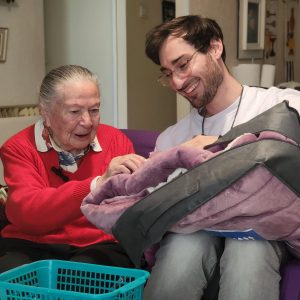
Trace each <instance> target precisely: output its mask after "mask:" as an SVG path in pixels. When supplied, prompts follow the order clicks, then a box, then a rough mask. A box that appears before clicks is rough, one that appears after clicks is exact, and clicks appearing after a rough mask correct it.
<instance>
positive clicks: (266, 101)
mask: <svg viewBox="0 0 300 300" xmlns="http://www.w3.org/2000/svg"><path fill="white" fill-rule="evenodd" d="M284 100H287V101H288V102H289V105H290V106H291V107H293V108H295V109H296V110H297V111H298V112H299V113H300V92H299V91H297V90H294V89H279V88H276V87H271V88H269V89H264V88H257V87H249V86H244V90H243V94H242V98H241V102H240V107H239V109H238V104H239V97H238V98H237V99H236V101H235V102H234V103H233V104H232V105H230V106H229V107H227V108H226V109H225V110H223V111H221V112H219V113H217V114H215V115H213V116H211V117H206V118H205V122H204V133H205V135H213V136H219V135H224V134H225V133H226V132H227V131H229V130H230V129H231V127H232V125H233V122H234V126H236V125H239V124H241V123H245V122H247V121H249V120H251V119H253V118H254V117H255V116H257V115H259V114H261V113H262V112H264V111H266V110H268V109H269V108H271V107H273V106H274V105H276V104H278V103H280V102H283V101H284ZM237 109H238V112H237V115H236V117H235V114H236V111H237ZM234 118H235V120H234ZM202 121H203V117H202V116H201V115H199V113H198V111H197V109H195V108H193V109H192V110H191V112H190V113H189V114H188V115H187V116H186V117H185V118H183V119H182V120H180V121H179V122H178V123H176V124H174V125H172V126H170V127H168V128H167V129H166V130H165V131H163V132H162V133H161V134H160V135H159V137H158V139H157V141H156V150H159V151H161V150H166V149H169V148H171V147H174V146H177V145H179V144H181V143H183V142H186V141H188V140H190V139H192V138H193V137H194V136H195V135H198V134H201V132H202Z"/></svg>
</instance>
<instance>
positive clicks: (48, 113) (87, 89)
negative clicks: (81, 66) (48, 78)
mask: <svg viewBox="0 0 300 300" xmlns="http://www.w3.org/2000/svg"><path fill="white" fill-rule="evenodd" d="M58 94H59V99H57V100H54V102H53V104H52V106H51V107H50V109H49V110H44V111H43V112H42V114H43V116H44V118H45V125H46V126H47V127H49V128H50V132H51V135H52V138H53V139H54V141H55V143H56V144H57V145H58V146H60V147H61V148H62V149H63V150H65V151H69V152H72V153H78V152H80V151H81V150H83V149H85V148H86V147H87V146H88V145H89V144H90V143H91V142H92V141H93V139H94V137H95V135H96V130H97V127H98V124H99V119H100V115H99V106H100V98H99V97H100V96H99V91H98V87H97V85H96V84H95V83H94V82H92V81H89V80H74V81H71V82H66V83H65V84H62V85H60V86H59V87H58Z"/></svg>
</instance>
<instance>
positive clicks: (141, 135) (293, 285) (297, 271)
mask: <svg viewBox="0 0 300 300" xmlns="http://www.w3.org/2000/svg"><path fill="white" fill-rule="evenodd" d="M23 125H24V124H23ZM26 125H27V124H26ZM121 130H122V131H123V133H124V134H126V135H127V136H128V138H129V139H130V140H131V141H132V143H133V146H134V149H135V151H136V153H137V154H140V155H142V156H143V157H146V158H147V157H148V156H149V154H150V153H151V152H152V151H153V150H154V147H155V141H156V139H157V137H158V134H159V132H157V131H149V130H134V129H121ZM1 144H2V143H1ZM0 146H1V145H0ZM0 163H1V162H0ZM0 171H1V170H0ZM2 221H3V223H2V225H4V224H5V222H6V220H2ZM0 225H1V206H0ZM0 233H1V228H0ZM281 275H282V279H281V283H280V289H281V296H280V300H299V299H300V260H299V259H296V258H294V259H291V260H290V261H288V262H287V263H286V264H285V265H284V266H282V268H281Z"/></svg>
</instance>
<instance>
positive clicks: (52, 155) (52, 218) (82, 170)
mask: <svg viewBox="0 0 300 300" xmlns="http://www.w3.org/2000/svg"><path fill="white" fill-rule="evenodd" d="M97 137H98V140H99V143H100V145H101V147H102V151H101V152H94V151H92V150H91V151H89V152H88V154H87V155H86V156H85V157H84V158H83V160H82V161H81V164H80V166H79V168H78V170H77V171H76V172H75V173H70V172H66V171H63V172H64V174H65V175H67V176H68V177H69V179H70V181H68V182H64V181H63V180H62V179H61V178H60V177H59V176H57V175H55V174H54V173H53V172H52V171H51V167H53V166H54V167H57V168H58V167H59V161H58V155H57V153H56V152H55V151H54V150H53V149H51V150H49V151H48V152H39V151H37V149H36V145H35V139H34V126H30V127H28V128H26V129H24V130H22V131H21V132H19V133H17V134H16V135H15V136H13V137H12V138H10V139H9V140H8V141H7V142H6V143H5V144H4V145H3V146H2V148H1V152H0V154H1V159H2V162H3V165H4V170H5V172H4V175H5V181H6V183H7V185H8V189H9V193H8V200H7V204H6V214H7V217H8V219H9V221H10V223H11V224H9V225H7V226H6V227H5V228H3V230H2V231H1V235H2V237H7V238H19V239H25V240H30V241H33V242H37V243H46V244H50V243H51V244H54V243H55V244H69V245H74V246H78V247H83V246H88V245H91V244H95V243H99V242H103V241H115V238H114V237H113V236H112V235H110V234H106V233H105V232H104V231H102V230H100V229H98V228H96V227H95V226H94V225H92V224H91V223H90V222H89V221H88V220H87V219H86V217H85V216H83V215H82V213H81V211H80V205H81V202H82V200H83V198H84V197H85V196H86V195H87V194H88V193H89V192H90V184H91V181H92V180H93V179H94V178H95V176H98V175H101V174H103V173H104V172H105V170H106V169H107V167H108V164H109V162H110V161H111V159H112V158H113V157H115V156H120V155H123V154H128V153H133V152H134V149H133V146H132V143H131V142H130V141H129V139H128V138H127V137H126V136H125V135H124V134H123V133H122V132H121V131H119V130H118V129H116V128H113V127H111V126H108V125H104V124H101V125H99V127H98V131H97Z"/></svg>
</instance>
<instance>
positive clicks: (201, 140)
mask: <svg viewBox="0 0 300 300" xmlns="http://www.w3.org/2000/svg"><path fill="white" fill-rule="evenodd" d="M217 139H218V136H209V135H201V134H200V135H195V136H194V137H193V138H192V139H191V140H189V141H187V142H185V143H183V145H186V146H188V147H200V148H204V147H205V146H207V145H210V144H213V143H214V142H215V141H216V140H217Z"/></svg>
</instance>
